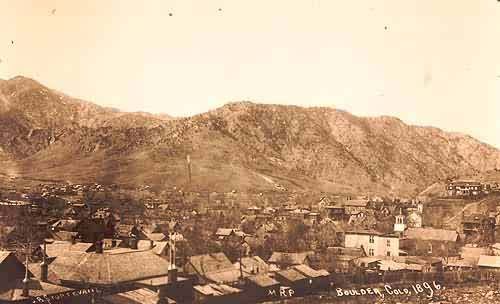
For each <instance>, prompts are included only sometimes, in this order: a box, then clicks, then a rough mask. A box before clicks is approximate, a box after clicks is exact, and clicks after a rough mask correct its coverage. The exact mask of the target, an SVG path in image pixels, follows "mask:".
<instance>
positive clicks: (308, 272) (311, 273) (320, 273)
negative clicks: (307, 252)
mask: <svg viewBox="0 0 500 304" xmlns="http://www.w3.org/2000/svg"><path fill="white" fill-rule="evenodd" d="M293 269H295V270H297V271H298V272H300V273H301V274H303V275H305V276H307V277H309V278H319V277H325V276H328V275H330V274H329V273H328V271H326V270H324V269H321V270H315V269H312V268H311V267H309V266H307V265H304V264H301V265H296V266H294V267H293Z"/></svg>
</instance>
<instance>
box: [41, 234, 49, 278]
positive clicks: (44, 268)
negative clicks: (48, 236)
mask: <svg viewBox="0 0 500 304" xmlns="http://www.w3.org/2000/svg"><path fill="white" fill-rule="evenodd" d="M42 255H43V256H42V263H40V281H42V282H47V279H48V276H49V265H48V264H47V243H46V242H45V240H44V241H43V253H42Z"/></svg>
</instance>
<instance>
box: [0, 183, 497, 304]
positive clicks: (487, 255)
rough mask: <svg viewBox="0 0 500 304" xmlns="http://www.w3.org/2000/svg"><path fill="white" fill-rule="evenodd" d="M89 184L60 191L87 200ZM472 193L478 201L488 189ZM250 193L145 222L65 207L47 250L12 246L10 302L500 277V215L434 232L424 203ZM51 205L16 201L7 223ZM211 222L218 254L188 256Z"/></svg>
mask: <svg viewBox="0 0 500 304" xmlns="http://www.w3.org/2000/svg"><path fill="white" fill-rule="evenodd" d="M98 186H99V185H93V186H92V187H93V188H92V191H93V192H95V191H97V192H99V191H100V190H99V189H101V188H100V187H98ZM459 186H460V187H463V185H459ZM78 187H79V185H75V186H71V188H70V189H69V190H68V189H59V188H57V189H58V190H57V191H63V190H65V191H66V192H64V191H63V192H64V193H65V195H73V193H74V192H76V193H77V195H78V191H83V194H85V191H86V190H85V189H84V188H82V189H80V188H78ZM81 187H83V186H81ZM457 187H458V186H457ZM467 187H469V190H468V191H469V192H468V193H470V195H476V194H474V193H476V192H475V191H476V188H471V187H476V186H474V185H472V184H469V185H468V186H467ZM55 189H56V188H55ZM457 189H458V188H457ZM482 189H483V188H482ZM50 191H51V193H55V192H54V191H55V190H53V189H52V190H50ZM67 191H70V193H69V194H68V193H67ZM463 191H465V190H463ZM477 191H479V190H477ZM481 191H483V194H484V193H485V192H484V190H481ZM463 193H465V192H463ZM54 195H55V194H54ZM238 195H239V194H238V193H235V192H231V193H224V194H218V193H207V195H206V196H204V195H203V193H201V194H200V193H198V194H194V193H181V192H179V191H174V192H172V193H170V194H169V198H168V200H165V199H162V200H158V199H152V200H147V201H146V202H145V203H144V207H145V208H144V210H142V211H141V212H142V213H141V214H137V213H132V214H133V216H129V215H128V214H127V213H126V212H124V210H125V211H126V208H125V209H115V208H113V207H109V206H108V205H106V204H102V203H92V201H86V202H80V201H77V200H75V201H63V203H62V204H61V206H62V207H61V213H60V215H58V216H57V217H54V216H50V217H48V218H46V219H45V220H42V221H39V222H37V227H38V229H39V230H40V231H43V232H44V233H45V235H44V237H43V241H41V242H38V243H37V242H33V243H32V244H31V248H26V247H25V248H23V249H22V250H21V249H20V248H15V246H4V247H3V248H1V249H0V301H6V302H19V301H21V302H22V301H28V300H29V301H32V300H33V299H37V297H38V298H40V297H42V296H44V297H46V300H43V298H40V299H41V300H40V301H41V302H40V303H57V301H61V302H64V301H67V300H68V299H71V301H72V302H74V303H78V302H79V301H80V302H82V303H87V302H88V301H89V300H93V301H97V302H102V303H174V302H202V303H210V302H217V303H221V302H222V303H224V302H227V303H234V302H260V301H272V300H278V299H283V298H287V297H293V296H298V295H307V294H310V293H314V292H316V291H318V290H323V289H327V288H329V286H330V284H331V283H332V280H331V278H332V276H335V274H342V273H344V274H349V273H361V274H369V273H415V272H418V273H425V272H441V271H444V272H446V271H449V272H451V271H457V270H468V269H478V268H484V269H497V270H500V245H499V244H500V243H498V241H499V240H498V239H499V238H500V233H499V232H500V212H498V211H493V210H492V211H491V212H490V213H489V214H479V213H468V214H463V215H462V216H461V222H460V227H456V229H451V228H444V227H430V226H426V225H424V208H426V207H425V204H423V203H422V202H420V201H418V200H411V199H408V200H387V199H385V200H384V199H382V198H366V197H359V198H351V197H338V196H322V197H319V198H316V199H315V200H314V201H313V203H309V204H307V203H303V202H301V201H298V200H293V199H290V198H289V197H285V196H283V194H282V193H279V194H278V197H280V198H282V201H281V203H280V204H273V203H272V201H271V202H270V201H269V200H268V199H266V198H265V197H264V195H261V194H258V193H257V194H252V195H248V196H247V198H248V199H249V201H253V202H254V204H251V203H249V202H245V204H243V203H241V201H238ZM455 195H456V193H455ZM461 195H462V194H461ZM468 195H469V194H468ZM477 195H480V194H477ZM481 195H482V194H481ZM183 199H185V200H189V201H190V202H191V203H190V204H183V203H182V202H183ZM193 202H194V203H193ZM255 202H258V203H255ZM499 202H500V201H499ZM39 206H40V204H36V203H33V202H26V201H22V200H7V199H4V200H3V201H2V202H0V211H1V212H0V216H4V215H3V214H4V211H11V210H13V209H16V210H17V209H19V210H25V209H30V210H31V209H35V208H36V207H39ZM241 206H246V207H245V208H242V207H241ZM248 206H250V207H248ZM499 210H500V209H499ZM41 214H42V217H43V215H44V214H47V213H44V212H41ZM50 215H52V214H50ZM8 216H9V215H5V216H4V217H2V218H5V219H7V218H8ZM219 219H223V221H222V222H224V223H225V224H217V223H221V222H220V221H218V220H219ZM199 222H201V223H204V224H203V225H205V226H204V227H203V229H202V230H200V234H203V235H204V236H203V237H200V238H199V239H197V240H196V242H200V241H201V242H206V252H203V253H201V254H200V253H195V254H191V255H188V256H183V257H182V258H181V257H180V254H179V252H178V250H177V247H178V245H179V246H181V245H182V244H189V245H202V246H203V244H193V242H194V241H193V240H190V239H189V238H187V239H185V238H184V237H183V236H182V234H183V232H184V231H186V229H187V228H189V229H192V228H193V226H195V225H196V224H197V223H199ZM297 225H302V227H303V229H304V230H305V231H307V232H308V233H309V234H308V236H305V234H303V235H301V237H303V238H304V239H297V240H288V244H290V242H294V241H296V242H302V243H304V244H305V248H303V249H305V250H295V249H294V250H292V249H290V248H284V247H283V246H281V247H279V246H277V245H276V246H275V245H274V244H276V243H277V242H274V240H280V239H283V238H286V237H287V236H288V233H289V232H290V231H291V230H293V229H295V228H296V227H297ZM249 227H251V229H250V228H249ZM10 228H11V229H7V230H0V234H1V236H2V239H3V240H7V243H9V236H10V235H12V238H15V237H16V231H15V230H16V229H17V227H14V226H12V227H10ZM205 234H206V235H207V237H206V238H205ZM214 244H215V245H214ZM212 245H214V246H212ZM273 246H274V247H273ZM181 247H182V246H181ZM188 247H189V246H188ZM264 249H265V250H264ZM266 250H269V252H266ZM19 253H21V254H19ZM2 282H9V283H5V284H3V283H2ZM43 301H45V302H43ZM26 303H28V302H26ZM30 303H31V302H30Z"/></svg>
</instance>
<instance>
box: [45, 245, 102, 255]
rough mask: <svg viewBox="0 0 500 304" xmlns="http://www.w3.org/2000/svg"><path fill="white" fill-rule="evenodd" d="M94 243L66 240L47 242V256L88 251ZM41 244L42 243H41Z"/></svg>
mask: <svg viewBox="0 0 500 304" xmlns="http://www.w3.org/2000/svg"><path fill="white" fill-rule="evenodd" d="M93 245H94V244H92V243H75V244H73V243H71V242H66V241H55V242H54V243H52V244H47V245H46V246H47V256H48V257H58V256H60V255H64V254H65V253H66V252H70V251H71V252H80V253H81V252H88V251H90V249H91V247H92V246H93ZM41 246H42V245H41Z"/></svg>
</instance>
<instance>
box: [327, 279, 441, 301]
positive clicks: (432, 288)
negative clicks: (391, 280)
mask: <svg viewBox="0 0 500 304" xmlns="http://www.w3.org/2000/svg"><path fill="white" fill-rule="evenodd" d="M441 288H442V286H441V284H439V283H438V282H436V281H432V283H428V282H423V283H416V284H412V285H410V286H405V287H393V286H391V285H389V284H386V285H384V287H383V288H377V287H373V288H348V289H344V288H336V289H335V291H336V292H337V296H338V297H346V296H365V295H375V296H378V297H381V298H382V299H383V298H385V296H386V295H388V296H399V295H408V296H411V295H417V296H419V295H424V296H427V297H429V298H432V297H433V296H434V293H435V292H436V291H437V290H441Z"/></svg>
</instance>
